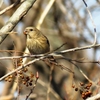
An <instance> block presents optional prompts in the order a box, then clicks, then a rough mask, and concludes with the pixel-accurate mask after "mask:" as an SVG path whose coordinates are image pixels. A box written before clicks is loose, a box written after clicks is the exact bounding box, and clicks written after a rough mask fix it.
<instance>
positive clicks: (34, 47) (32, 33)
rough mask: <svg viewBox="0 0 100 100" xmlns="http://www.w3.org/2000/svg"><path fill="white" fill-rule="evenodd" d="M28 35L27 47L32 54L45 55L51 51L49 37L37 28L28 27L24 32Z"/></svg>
mask: <svg viewBox="0 0 100 100" xmlns="http://www.w3.org/2000/svg"><path fill="white" fill-rule="evenodd" d="M24 34H25V35H27V40H26V46H27V48H28V49H29V51H30V53H31V54H44V53H47V52H49V51H50V44H49V41H48V39H47V37H46V36H45V35H44V34H42V33H41V31H39V30H38V29H37V28H35V27H27V28H26V29H25V30H24Z"/></svg>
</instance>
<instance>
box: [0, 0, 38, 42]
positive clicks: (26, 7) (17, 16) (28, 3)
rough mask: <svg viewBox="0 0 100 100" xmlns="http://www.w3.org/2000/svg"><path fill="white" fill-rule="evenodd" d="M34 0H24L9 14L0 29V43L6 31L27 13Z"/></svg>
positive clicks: (10, 29)
mask: <svg viewBox="0 0 100 100" xmlns="http://www.w3.org/2000/svg"><path fill="white" fill-rule="evenodd" d="M35 1H36V0H25V1H24V2H23V3H22V4H21V5H20V7H19V8H18V9H17V10H16V11H15V13H14V14H13V15H12V16H11V18H10V19H9V20H8V22H7V23H6V24H5V25H4V26H3V27H2V28H1V30H0V35H1V36H0V43H2V42H3V40H4V39H5V38H6V37H7V35H8V34H6V33H8V32H10V31H12V29H13V28H14V27H15V26H16V24H17V23H18V22H19V21H20V20H21V19H22V18H23V17H24V16H25V15H26V14H27V12H28V11H29V9H30V8H31V7H32V6H33V4H34V3H35Z"/></svg>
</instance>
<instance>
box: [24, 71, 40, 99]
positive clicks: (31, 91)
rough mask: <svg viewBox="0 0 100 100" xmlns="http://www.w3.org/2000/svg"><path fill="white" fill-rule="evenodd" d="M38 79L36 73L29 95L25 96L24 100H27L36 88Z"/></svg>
mask: <svg viewBox="0 0 100 100" xmlns="http://www.w3.org/2000/svg"><path fill="white" fill-rule="evenodd" d="M38 79H39V74H38V72H37V73H36V80H35V83H34V86H33V88H32V89H31V90H30V93H29V94H28V95H27V96H26V99H25V100H28V98H29V96H30V95H31V94H32V93H33V90H34V89H35V87H36V84H37V81H38Z"/></svg>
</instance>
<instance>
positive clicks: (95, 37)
mask: <svg viewBox="0 0 100 100" xmlns="http://www.w3.org/2000/svg"><path fill="white" fill-rule="evenodd" d="M83 2H84V4H85V6H86V9H87V12H88V13H89V16H90V19H91V21H92V24H93V27H94V42H93V45H95V44H96V39H97V36H96V26H95V24H94V21H93V18H92V15H91V13H90V11H89V9H88V5H87V4H86V2H85V0H83Z"/></svg>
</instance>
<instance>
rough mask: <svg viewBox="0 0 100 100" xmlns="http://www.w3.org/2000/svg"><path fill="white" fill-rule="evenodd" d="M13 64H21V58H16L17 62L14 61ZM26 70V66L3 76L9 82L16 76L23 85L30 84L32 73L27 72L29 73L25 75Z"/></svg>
mask: <svg viewBox="0 0 100 100" xmlns="http://www.w3.org/2000/svg"><path fill="white" fill-rule="evenodd" d="M14 64H17V67H19V66H21V65H22V58H20V59H17V62H14ZM15 66H16V65H15ZM27 71H28V68H23V69H22V70H20V71H17V72H15V73H14V74H12V75H9V76H8V77H7V78H5V81H7V82H11V81H12V80H13V77H18V79H19V80H20V81H21V83H22V84H23V85H25V86H27V87H28V86H32V83H33V78H34V74H33V73H28V74H29V75H27V74H26V72H27Z"/></svg>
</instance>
